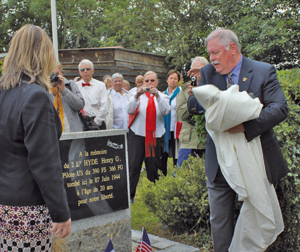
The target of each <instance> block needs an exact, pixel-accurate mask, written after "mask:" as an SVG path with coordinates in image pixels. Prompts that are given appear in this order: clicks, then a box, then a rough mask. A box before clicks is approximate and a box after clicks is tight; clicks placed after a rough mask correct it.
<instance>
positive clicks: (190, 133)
mask: <svg viewBox="0 0 300 252" xmlns="http://www.w3.org/2000/svg"><path fill="white" fill-rule="evenodd" d="M206 64H208V61H207V59H206V58H204V57H196V58H194V59H192V64H191V68H195V67H197V68H201V67H202V66H205V65H206ZM199 80H200V76H197V77H195V76H193V77H192V78H191V81H189V82H187V83H184V84H182V85H181V88H182V90H181V91H180V92H179V94H178V97H177V104H176V113H177V115H178V119H179V121H181V122H182V128H181V131H180V135H179V141H180V149H179V153H178V160H177V164H178V165H179V166H181V164H182V162H183V160H187V159H188V158H189V155H192V156H195V155H196V154H197V155H199V156H202V155H203V153H204V151H205V146H201V145H198V143H197V142H198V139H197V137H196V133H195V130H194V128H195V120H194V119H193V118H192V117H193V115H195V114H197V109H196V107H197V100H196V98H195V101H196V106H195V113H190V112H189V111H188V107H187V101H188V99H189V96H190V95H192V92H191V90H192V88H193V87H194V86H197V85H198V82H199Z"/></svg>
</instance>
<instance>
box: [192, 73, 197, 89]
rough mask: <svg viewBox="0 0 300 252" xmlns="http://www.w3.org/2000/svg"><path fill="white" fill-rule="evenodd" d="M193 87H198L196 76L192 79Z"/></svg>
mask: <svg viewBox="0 0 300 252" xmlns="http://www.w3.org/2000/svg"><path fill="white" fill-rule="evenodd" d="M191 81H192V82H191V85H192V86H193V87H197V78H196V77H195V76H193V77H192V78H191Z"/></svg>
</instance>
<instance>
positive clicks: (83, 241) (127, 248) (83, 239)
mask: <svg viewBox="0 0 300 252" xmlns="http://www.w3.org/2000/svg"><path fill="white" fill-rule="evenodd" d="M124 211H125V212H126V211H127V210H124ZM124 211H118V212H124ZM114 214H115V213H114ZM114 214H107V215H101V216H95V217H92V218H86V219H82V220H78V221H74V222H72V232H71V233H70V235H69V236H67V237H66V238H64V239H59V240H58V239H55V237H54V238H53V243H52V252H76V251H78V252H79V251H80V252H82V251H84V252H98V251H104V250H105V248H106V246H107V244H108V242H109V239H110V237H111V234H112V235H113V238H112V242H113V246H114V249H115V251H122V252H131V251H132V248H131V246H132V240H131V218H130V215H129V216H128V215H127V216H126V215H125V216H124V215H123V218H120V219H118V216H114V219H115V220H114V221H112V220H111V218H112V216H113V215H114ZM119 217H121V216H119ZM128 217H129V218H128ZM91 224H92V226H91ZM98 224H99V225H98Z"/></svg>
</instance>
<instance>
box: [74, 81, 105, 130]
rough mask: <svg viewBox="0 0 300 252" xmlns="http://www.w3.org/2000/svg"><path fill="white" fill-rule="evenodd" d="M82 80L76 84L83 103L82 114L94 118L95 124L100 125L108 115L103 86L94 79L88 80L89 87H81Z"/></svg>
mask: <svg viewBox="0 0 300 252" xmlns="http://www.w3.org/2000/svg"><path fill="white" fill-rule="evenodd" d="M82 83H84V81H83V80H81V81H78V82H76V84H77V86H78V88H79V90H80V92H81V94H82V96H83V98H84V101H85V106H84V109H83V111H84V114H85V115H87V116H90V117H94V116H95V119H94V121H95V123H97V124H98V125H101V124H102V122H103V121H105V117H106V115H107V113H108V100H107V91H106V87H105V84H104V83H103V82H102V81H98V80H96V79H94V78H92V79H91V80H90V82H89V83H90V86H84V87H83V86H82Z"/></svg>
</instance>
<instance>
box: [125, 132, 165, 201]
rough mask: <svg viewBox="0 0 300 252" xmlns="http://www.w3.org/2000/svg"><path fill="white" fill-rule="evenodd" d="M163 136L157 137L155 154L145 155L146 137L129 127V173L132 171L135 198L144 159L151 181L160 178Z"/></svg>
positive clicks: (131, 196)
mask: <svg viewBox="0 0 300 252" xmlns="http://www.w3.org/2000/svg"><path fill="white" fill-rule="evenodd" d="M162 141H163V136H162V137H160V138H156V147H155V156H154V157H152V156H151V157H146V156H145V137H142V136H138V135H136V134H134V132H133V131H132V130H131V129H129V134H128V158H129V173H130V198H131V199H133V198H134V196H135V192H136V187H137V184H138V182H139V178H140V173H141V167H142V163H143V160H145V166H146V171H147V178H148V179H149V180H150V181H151V182H155V180H157V179H158V172H157V171H158V169H159V168H160V156H161V152H162V150H161V142H162Z"/></svg>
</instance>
